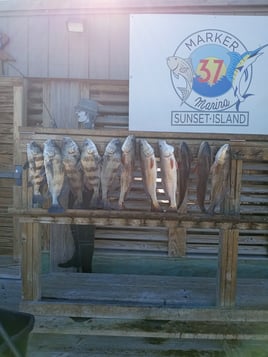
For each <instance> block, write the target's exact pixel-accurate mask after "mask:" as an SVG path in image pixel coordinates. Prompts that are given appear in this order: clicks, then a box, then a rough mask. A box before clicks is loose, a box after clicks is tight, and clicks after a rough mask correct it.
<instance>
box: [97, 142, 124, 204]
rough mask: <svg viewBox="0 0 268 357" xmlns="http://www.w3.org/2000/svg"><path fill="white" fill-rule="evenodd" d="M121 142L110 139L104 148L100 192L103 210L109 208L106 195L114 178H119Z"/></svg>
mask: <svg viewBox="0 0 268 357" xmlns="http://www.w3.org/2000/svg"><path fill="white" fill-rule="evenodd" d="M120 168H121V142H120V140H119V139H118V138H114V139H112V140H111V141H110V142H109V143H108V144H107V146H106V148H105V151H104V155H103V163H102V170H101V190H102V202H103V206H104V208H106V209H107V208H111V205H110V202H109V200H108V193H109V191H110V190H111V188H112V185H113V184H114V182H115V180H116V178H119V177H120V172H119V170H120Z"/></svg>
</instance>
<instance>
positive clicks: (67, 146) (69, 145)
mask: <svg viewBox="0 0 268 357" xmlns="http://www.w3.org/2000/svg"><path fill="white" fill-rule="evenodd" d="M62 152H63V153H64V154H66V155H68V154H69V155H76V154H77V153H79V147H78V145H77V144H76V142H75V141H74V140H73V139H72V138H69V137H67V136H65V137H64V138H63V139H62Z"/></svg>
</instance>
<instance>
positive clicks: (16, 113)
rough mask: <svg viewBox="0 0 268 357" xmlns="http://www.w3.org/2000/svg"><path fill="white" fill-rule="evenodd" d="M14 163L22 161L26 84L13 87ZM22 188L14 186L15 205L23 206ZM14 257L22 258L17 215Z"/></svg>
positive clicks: (17, 163) (14, 221) (15, 220)
mask: <svg viewBox="0 0 268 357" xmlns="http://www.w3.org/2000/svg"><path fill="white" fill-rule="evenodd" d="M13 103H14V104H13V143H14V144H13V165H14V169H15V165H20V164H21V163H22V152H21V150H20V143H19V141H20V139H19V127H21V126H22V125H23V124H25V101H24V86H23V84H22V83H21V84H18V85H15V86H14V87H13ZM21 202H22V188H21V186H14V187H13V207H15V208H19V207H21ZM13 227H14V234H13V258H14V259H15V260H16V261H20V260H21V246H20V239H19V237H20V232H19V228H18V227H19V223H18V219H17V217H14V218H13Z"/></svg>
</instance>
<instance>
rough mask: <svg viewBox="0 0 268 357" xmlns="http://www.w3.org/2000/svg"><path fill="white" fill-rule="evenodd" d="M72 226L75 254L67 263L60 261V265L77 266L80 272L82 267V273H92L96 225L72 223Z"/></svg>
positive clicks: (62, 266) (66, 266)
mask: <svg viewBox="0 0 268 357" xmlns="http://www.w3.org/2000/svg"><path fill="white" fill-rule="evenodd" d="M70 228H71V232H72V236H73V240H74V254H73V256H72V257H71V259H69V260H67V261H66V262H65V263H59V264H58V267H60V268H70V267H75V268H77V271H78V272H79V271H80V269H81V271H82V273H91V272H92V258H93V252H94V238H95V226H94V225H79V224H71V225H70Z"/></svg>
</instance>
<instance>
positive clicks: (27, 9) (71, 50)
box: [0, 0, 268, 80]
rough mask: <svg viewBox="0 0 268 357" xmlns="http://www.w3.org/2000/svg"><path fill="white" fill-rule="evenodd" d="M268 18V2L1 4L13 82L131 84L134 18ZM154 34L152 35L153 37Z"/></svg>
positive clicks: (0, 25) (50, 0)
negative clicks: (75, 29)
mask: <svg viewBox="0 0 268 357" xmlns="http://www.w3.org/2000/svg"><path fill="white" fill-rule="evenodd" d="M148 12H149V13H207V14H209V13H213V14H215V13H219V14H254V15H264V14H267V13H268V4H267V1H265V0H258V1H254V2H252V1H248V0H233V1H227V0H215V1H213V0H210V1H205V2H204V1H201V0H191V1H186V0H169V1H165V0H150V1H142V0H120V1H119V0H117V1H109V0H91V1H86V0H77V1H64V0H58V1H57V0H56V1H54V0H41V1H35V0H28V1H27V0H17V1H16V0H14V1H4V2H1V1H0V32H5V33H6V34H7V35H8V36H9V37H10V43H9V44H8V45H7V46H6V48H5V50H6V51H7V52H8V53H10V54H11V55H12V56H13V57H14V58H15V60H16V62H10V63H9V64H6V65H5V74H6V75H9V76H14V75H15V76H18V75H20V76H25V77H42V78H80V79H88V78H90V79H106V80H110V79H116V80H122V79H123V80H127V79H128V66H129V54H128V49H129V16H130V14H131V13H148ZM71 19H78V20H81V21H83V23H84V28H85V31H84V32H83V33H71V32H68V31H67V27H66V23H67V21H68V20H71ZM149 30H150V29H148V31H149Z"/></svg>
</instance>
